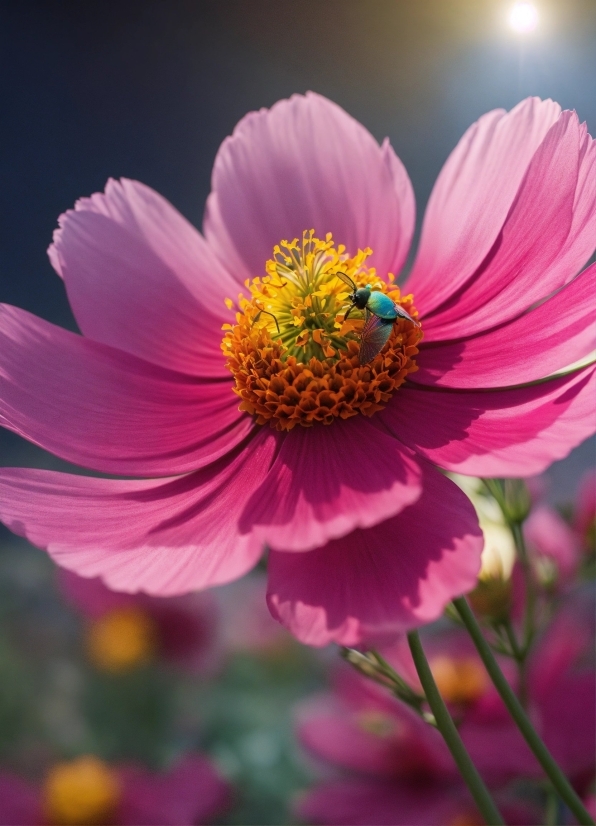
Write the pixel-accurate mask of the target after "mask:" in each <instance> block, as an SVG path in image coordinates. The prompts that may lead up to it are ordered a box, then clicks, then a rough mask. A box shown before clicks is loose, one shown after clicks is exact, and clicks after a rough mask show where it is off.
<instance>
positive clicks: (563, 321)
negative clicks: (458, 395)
mask: <svg viewBox="0 0 596 826" xmlns="http://www.w3.org/2000/svg"><path fill="white" fill-rule="evenodd" d="M594 295H596V264H593V265H592V266H591V267H588V268H587V269H586V270H584V272H583V273H581V274H580V275H578V276H577V278H575V279H574V280H573V281H572V282H571V283H570V284H568V285H567V286H566V287H564V288H563V289H562V290H560V291H559V292H558V293H557V294H556V295H554V296H553V297H552V298H550V299H549V300H548V301H545V302H544V303H543V304H541V305H540V306H539V307H536V309H534V310H531V311H530V312H529V313H527V314H526V315H523V316H520V317H519V318H517V319H516V320H515V321H512V322H510V323H509V324H506V325H504V326H502V327H498V328H497V329H496V330H491V331H490V332H488V333H484V334H481V335H477V336H472V337H471V338H467V339H464V340H462V341H455V342H449V343H445V344H442V345H441V346H432V345H431V346H430V347H426V348H424V345H422V349H421V352H420V355H419V356H418V359H417V361H418V366H419V370H418V372H417V373H416V375H415V376H413V378H412V381H414V383H420V384H430V385H435V386H439V387H462V388H469V389H471V390H472V389H478V388H484V387H506V386H507V385H519V384H526V383H529V382H532V381H537V380H539V379H543V378H545V377H547V376H549V375H552V374H553V373H556V372H558V371H561V370H563V369H564V368H566V367H568V366H569V365H570V364H574V363H575V362H577V361H579V360H580V359H583V358H585V357H586V356H588V355H589V354H590V353H591V352H593V351H594V350H595V349H596V320H595V318H594V309H593V299H594Z"/></svg>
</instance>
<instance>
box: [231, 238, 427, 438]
mask: <svg viewBox="0 0 596 826" xmlns="http://www.w3.org/2000/svg"><path fill="white" fill-rule="evenodd" d="M371 253H372V250H370V249H368V248H367V249H364V250H358V252H357V254H356V255H355V256H353V257H351V258H350V257H349V256H348V254H347V252H346V249H345V247H344V246H343V245H341V244H340V245H338V246H337V247H335V246H334V243H333V238H332V236H331V233H328V234H327V236H326V238H325V241H321V240H320V239H318V238H316V237H315V236H314V231H313V230H310V231H309V232H305V233H303V236H302V240H301V241H299V240H298V239H297V238H295V239H294V240H293V241H282V242H281V243H280V244H279V245H277V246H275V247H274V250H273V258H272V259H271V260H270V261H267V263H266V266H265V270H266V275H265V276H263V277H262V278H253V279H252V281H248V282H247V283H246V287H247V288H248V290H249V291H250V294H251V297H250V298H246V297H244V296H242V295H241V296H239V298H238V312H237V313H236V323H235V324H233V325H232V324H226V325H224V330H225V335H224V338H223V341H222V350H223V352H224V354H225V356H226V359H227V362H226V365H227V367H228V369H229V370H230V372H231V373H232V374H233V376H234V379H235V388H234V391H235V392H236V393H237V394H238V396H240V398H241V400H242V401H241V404H240V409H241V410H246V411H247V412H249V413H251V414H252V415H254V416H255V418H256V421H257V423H258V424H266V423H267V422H269V423H270V425H271V426H272V427H275V428H277V429H278V430H291V429H292V428H293V427H295V426H296V425H297V424H300V425H302V426H303V427H310V426H312V425H313V424H314V423H315V422H322V423H323V424H331V422H333V421H334V420H335V419H336V418H343V419H347V418H349V417H350V416H355V415H356V414H357V413H362V414H364V415H365V416H372V415H373V414H374V413H376V412H377V411H378V410H381V409H382V408H383V407H385V405H386V404H387V403H388V401H389V399H390V398H391V396H392V394H393V393H394V392H395V390H396V389H397V388H398V387H399V386H400V385H401V384H403V382H404V381H405V380H406V377H407V375H408V373H411V372H414V371H415V370H417V369H418V368H417V366H416V362H415V360H414V357H415V356H416V354H417V353H418V344H419V342H420V339H421V338H422V332H421V330H420V327H419V326H416V325H414V324H412V323H411V322H410V321H408V320H407V319H401V318H400V319H397V320H396V322H395V323H394V325H393V330H392V333H391V336H390V338H389V341H388V342H387V344H386V345H385V346H384V347H383V349H382V350H381V352H380V353H378V354H377V355H376V356H375V357H374V358H373V359H372V360H371V361H370V362H369V363H368V364H365V365H361V364H360V362H359V358H358V354H359V349H360V344H359V341H360V337H359V333H360V331H361V329H362V326H363V323H364V313H363V312H362V311H356V310H355V311H353V312H352V313H351V314H350V317H349V319H348V320H347V321H346V320H345V314H346V312H347V310H348V308H349V307H350V301H349V293H350V291H349V288H348V287H347V286H346V285H345V284H344V282H343V281H342V280H341V279H340V278H338V276H337V273H338V272H342V273H345V274H346V275H348V276H349V277H350V278H351V279H352V280H353V281H354V283H355V284H356V285H357V287H363V286H365V285H366V284H371V285H372V288H373V290H379V291H380V292H383V293H385V294H386V295H388V296H389V297H390V298H391V299H392V300H393V301H394V302H395V303H396V304H399V305H401V306H402V307H404V309H405V310H406V312H408V313H409V314H410V315H411V316H412V317H413V318H416V316H417V312H416V310H415V308H414V306H413V303H412V296H410V295H409V296H402V295H401V292H400V290H399V287H397V286H396V285H395V284H394V279H393V276H392V275H391V274H388V280H387V281H385V280H382V279H379V278H378V277H377V274H376V271H375V270H374V268H369V267H367V266H366V263H365V262H366V259H367V258H368V257H369V256H370V255H371Z"/></svg>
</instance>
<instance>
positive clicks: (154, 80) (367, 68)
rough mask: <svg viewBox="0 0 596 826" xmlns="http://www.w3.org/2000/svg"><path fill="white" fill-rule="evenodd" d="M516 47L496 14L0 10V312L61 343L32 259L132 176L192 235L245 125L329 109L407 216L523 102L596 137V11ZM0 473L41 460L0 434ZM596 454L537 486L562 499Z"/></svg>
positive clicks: (324, 1) (443, 6)
mask: <svg viewBox="0 0 596 826" xmlns="http://www.w3.org/2000/svg"><path fill="white" fill-rule="evenodd" d="M537 5H539V7H540V9H541V13H542V25H541V28H540V31H539V32H537V33H536V34H535V35H534V36H533V37H532V38H526V40H525V43H524V45H522V44H521V42H520V40H519V38H518V37H516V36H515V35H513V34H512V33H511V32H510V31H509V30H508V28H507V26H506V23H505V17H506V13H507V10H508V8H509V6H510V3H507V2H492V0H483V2H478V0H412V2H410V1H409V0H216V1H215V2H211V0H192V1H189V0H142V2H135V1H134V0H124V1H123V2H116V1H115V0H100V2H94V1H92V0H85V1H84V2H80V1H79V0H78V1H77V2H56V1H54V2H46V3H36V2H29V1H28V0H18V2H12V3H9V2H4V3H2V4H0V61H1V64H2V65H1V66H0V83H1V89H0V100H1V108H0V112H1V117H2V143H1V155H0V181H1V189H0V198H1V209H2V214H1V220H0V253H1V254H0V300H2V301H5V302H9V303H13V304H17V305H19V306H22V307H26V308H27V309H29V310H31V311H33V312H35V313H37V314H38V315H41V316H43V317H45V318H48V319H50V320H52V321H54V322H56V323H59V324H62V325H65V326H70V327H74V322H73V320H72V317H71V314H70V311H69V309H68V305H67V302H66V299H65V295H64V290H63V287H62V283H61V281H60V279H59V278H57V277H56V276H55V275H54V273H53V270H52V269H51V267H50V265H49V262H48V261H47V258H46V254H45V250H46V248H47V246H48V244H49V242H50V240H51V236H52V231H53V229H54V227H55V226H56V219H57V216H58V215H59V213H60V212H62V211H64V210H65V209H67V208H69V207H71V206H72V204H73V202H74V201H75V200H76V199H77V198H78V197H80V196H81V195H88V194H90V193H92V192H94V191H95V190H99V189H102V188H103V186H104V184H105V181H106V179H107V178H108V177H109V176H114V177H118V176H121V175H124V176H128V177H132V178H138V179H139V180H142V181H144V182H146V183H147V184H149V185H151V186H152V187H154V188H155V189H157V190H159V191H160V192H162V193H163V194H164V195H165V196H166V197H167V198H169V199H170V200H171V201H172V203H173V204H174V205H175V206H176V207H177V208H178V209H180V210H181V211H182V212H183V213H184V214H185V215H186V216H187V217H188V218H190V219H191V220H192V221H193V222H194V223H196V224H198V225H200V222H201V218H202V211H203V204H204V201H205V198H206V196H207V193H208V191H209V178H210V171H211V166H212V163H213V158H214V156H215V153H216V151H217V148H218V146H219V144H220V143H221V141H222V140H223V138H224V137H225V136H226V135H227V134H229V133H230V131H231V130H232V129H233V127H234V124H235V123H236V122H237V121H238V120H239V119H240V118H241V117H242V116H243V115H244V114H245V113H246V112H247V111H249V110H251V109H255V108H258V107H261V106H269V105H271V104H272V103H273V102H274V101H275V100H277V99H278V98H280V97H285V96H288V95H290V94H291V93H293V92H303V91H306V90H307V89H314V90H316V91H318V92H321V93H322V94H324V95H327V96H328V97H330V98H332V99H333V100H335V101H337V102H338V103H339V104H341V105H342V106H343V107H344V108H345V109H347V110H348V111H349V112H350V113H351V114H352V115H354V116H355V117H356V118H358V119H359V120H360V121H362V122H363V123H364V124H365V125H366V126H367V127H368V128H369V129H370V130H371V132H372V133H373V134H374V135H375V136H376V137H377V138H378V139H382V138H383V137H384V136H385V135H389V137H390V138H391V141H392V144H393V146H394V147H395V149H396V151H397V152H398V154H399V155H400V156H401V158H402V160H403V161H404V163H405V164H406V167H407V169H408V171H409V174H410V176H411V178H412V181H413V184H414V188H415V191H416V196H417V201H418V207H419V215H420V213H421V212H422V207H423V206H424V204H425V202H426V200H427V198H428V194H429V192H430V189H431V186H432V183H433V180H434V179H435V177H436V175H437V173H438V171H439V169H440V167H441V165H442V163H443V161H444V160H445V158H446V156H447V154H448V153H449V151H450V150H451V149H452V147H453V146H454V144H455V143H456V141H457V140H458V138H459V137H460V135H461V134H462V133H463V131H464V130H465V129H466V128H467V126H468V125H469V124H470V123H471V122H472V121H473V120H474V119H476V118H477V117H478V116H479V115H481V114H482V113H483V112H485V111H487V110H488V109H491V108H494V107H496V106H503V107H506V108H510V107H511V106H513V105H514V104H515V103H517V101H518V100H519V99H520V98H521V97H524V96H526V95H528V94H537V95H540V96H542V97H553V98H555V99H556V100H558V101H559V102H560V103H561V104H562V105H563V106H564V107H565V108H576V109H577V110H578V113H579V115H580V117H581V119H585V120H587V122H588V126H589V128H590V131H591V132H592V134H596V45H595V44H596V2H595V0H565V1H564V2H563V0H560V2H558V3H556V2H543V3H538V4H537ZM0 451H1V461H2V463H3V464H8V463H13V462H14V463H20V462H23V463H27V464H36V465H47V464H48V463H49V462H50V460H49V459H48V457H45V456H44V455H43V453H42V452H41V451H38V450H37V449H33V448H31V447H29V446H27V445H25V444H24V443H23V442H21V441H20V440H19V439H17V438H16V437H14V436H12V435H10V434H7V433H6V432H5V431H0ZM592 460H593V442H592V443H591V446H588V445H585V446H584V447H583V448H581V449H580V450H579V451H576V452H575V453H574V454H573V455H572V456H571V457H570V458H569V459H568V460H566V461H565V462H563V463H559V464H558V465H556V466H555V467H554V468H553V469H552V470H551V476H552V478H553V482H554V488H555V493H556V494H557V495H558V496H559V497H560V498H567V497H568V496H569V495H570V491H571V490H572V488H573V484H574V480H575V478H576V477H577V475H578V474H579V473H580V472H581V470H582V469H583V468H585V467H586V466H587V465H588V464H590V463H591V462H592Z"/></svg>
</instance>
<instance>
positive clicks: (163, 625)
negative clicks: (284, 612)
mask: <svg viewBox="0 0 596 826" xmlns="http://www.w3.org/2000/svg"><path fill="white" fill-rule="evenodd" d="M57 579H58V586H59V589H60V591H61V593H62V596H63V598H64V600H65V602H66V603H67V604H69V605H71V606H72V607H73V608H74V609H75V610H76V611H78V612H79V613H80V614H81V615H82V616H83V617H86V618H89V619H98V618H100V617H102V616H104V615H105V614H107V613H109V612H110V611H114V610H117V609H119V608H129V607H132V606H135V607H137V608H140V609H141V610H143V611H145V612H146V613H147V614H149V616H150V617H151V619H152V620H153V623H154V625H155V627H156V629H157V633H158V643H159V653H160V655H161V656H162V657H163V658H164V659H165V660H166V661H168V662H172V663H174V664H175V665H178V666H180V667H182V668H183V669H184V670H186V671H192V672H194V673H204V672H206V671H207V672H208V671H211V670H212V669H213V667H214V666H215V665H217V664H218V661H219V660H220V656H219V654H220V651H219V648H220V646H219V645H217V643H218V642H219V640H218V634H217V626H218V624H219V612H218V606H217V603H216V601H215V599H214V597H213V595H212V592H204V593H200V594H184V595H183V596H180V597H169V598H167V599H165V598H163V597H150V596H148V595H147V594H128V593H123V592H122V591H112V589H111V588H108V587H107V585H104V583H103V582H102V580H101V579H99V577H83V576H79V575H78V574H75V573H73V572H72V571H67V570H65V569H64V568H58V569H57ZM262 607H263V612H266V608H265V601H264V599H263V606H262ZM269 621H270V623H271V625H276V624H275V623H274V622H273V621H272V620H271V618H270V617H269ZM277 627H278V628H279V626H277Z"/></svg>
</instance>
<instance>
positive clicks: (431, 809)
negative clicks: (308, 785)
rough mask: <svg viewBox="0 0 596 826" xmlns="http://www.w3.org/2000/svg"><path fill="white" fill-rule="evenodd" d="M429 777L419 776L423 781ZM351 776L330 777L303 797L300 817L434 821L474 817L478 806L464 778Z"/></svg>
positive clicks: (344, 821) (353, 825) (328, 822)
mask: <svg viewBox="0 0 596 826" xmlns="http://www.w3.org/2000/svg"><path fill="white" fill-rule="evenodd" d="M421 782H423V781H421V780H418V783H421ZM418 783H417V781H416V779H412V778H411V779H409V780H407V779H406V778H403V779H401V778H397V780H396V779H393V780H392V781H388V780H382V779H372V778H366V779H364V778H360V777H348V778H342V779H339V780H328V781H326V782H324V783H321V784H319V785H318V786H315V787H314V788H313V789H310V790H309V791H308V792H307V793H306V794H305V795H304V796H303V797H302V798H301V799H300V801H299V803H298V806H297V813H298V816H299V817H300V820H305V821H307V822H308V823H320V824H323V826H370V824H374V826H428V824H432V823H458V822H460V823H466V822H472V823H473V822H474V821H473V820H472V819H471V817H474V814H475V809H474V805H473V803H472V800H471V798H468V797H467V795H466V792H465V791H464V789H463V788H462V787H461V786H460V784H459V783H457V782H456V783H455V784H454V783H453V782H451V783H447V782H444V783H441V782H438V781H436V782H434V783H432V781H431V782H429V781H428V779H427V778H425V779H424V786H423V791H422V789H421V788H420V787H419V786H418Z"/></svg>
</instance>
